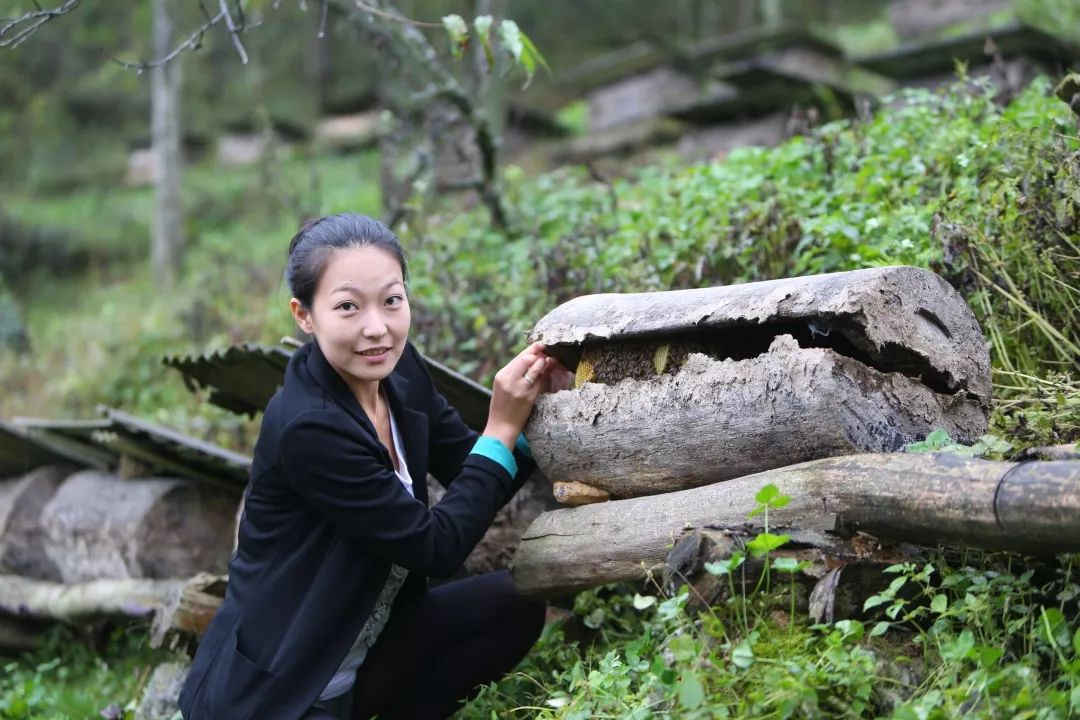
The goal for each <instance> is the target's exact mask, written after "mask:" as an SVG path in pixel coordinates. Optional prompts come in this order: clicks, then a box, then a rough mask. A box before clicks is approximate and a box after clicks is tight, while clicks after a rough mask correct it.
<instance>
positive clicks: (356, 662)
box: [319, 405, 416, 700]
mask: <svg viewBox="0 0 1080 720" xmlns="http://www.w3.org/2000/svg"><path fill="white" fill-rule="evenodd" d="M387 414H388V415H389V416H390V435H391V436H392V437H393V442H394V452H395V453H396V454H397V459H398V469H397V470H395V471H394V472H395V474H397V476H398V479H399V480H401V484H402V485H404V486H405V489H406V490H408V491H409V494H410V495H412V496H414V497H415V496H416V493H414V492H413V481H412V476H411V475H409V468H408V466H407V465H406V464H405V449H404V448H403V447H402V444H401V435H400V434H398V427H397V423H396V422H395V421H394V413H392V412H390V406H389V405H387ZM408 574H409V571H408V570H406V569H405V568H403V567H400V566H398V565H393V566H392V567H391V568H390V577H389V578H387V580H386V584H385V585H383V589H382V592H380V593H379V598H378V599H377V600H376V601H375V608H374V609H373V610H372V611H371V615H370V616H369V617H368V619H367V622H365V623H364V627H362V628H361V629H360V633H359V634H358V635H357V636H356V640H354V641H353V644H352V647H350V648H349V652H347V653H345V659H344V660H342V661H341V665H340V666H339V667H338V669H337V672H335V673H334V676H333V677H332V678H330V682H328V683H327V684H326V687H325V688H323V691H322V693H321V694H320V695H319V700H330V699H332V698H336V697H338V696H340V695H344V694H345V693H347V692H348V691H349V690H351V689H352V686H353V684H354V683H355V682H356V669H357V668H359V667H360V666H361V665H362V664H363V663H364V658H366V657H367V653H368V648H370V647H371V646H372V645H373V644H374V643H375V639H376V638H378V637H379V633H381V632H382V629H383V627H385V626H386V620H387V619H388V618H389V617H390V606H391V605H392V604H393V602H394V598H395V597H396V596H397V593H398V590H400V589H401V586H402V584H404V582H405V578H406V576H407V575H408Z"/></svg>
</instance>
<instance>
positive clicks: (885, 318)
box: [525, 267, 990, 498]
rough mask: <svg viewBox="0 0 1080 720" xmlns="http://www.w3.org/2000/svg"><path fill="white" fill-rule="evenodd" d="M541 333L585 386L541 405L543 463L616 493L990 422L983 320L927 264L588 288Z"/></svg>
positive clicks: (536, 427)
mask: <svg viewBox="0 0 1080 720" xmlns="http://www.w3.org/2000/svg"><path fill="white" fill-rule="evenodd" d="M531 339H533V340H540V341H543V342H544V343H546V344H548V346H549V351H550V352H551V353H552V354H554V355H556V356H558V357H559V358H560V359H561V360H562V361H563V363H564V364H566V365H567V367H571V368H576V369H577V376H578V378H579V379H580V380H582V381H585V382H583V383H579V386H578V387H576V388H574V389H571V390H566V391H563V392H559V393H555V394H552V395H545V396H543V397H541V398H540V399H539V400H538V402H537V404H536V410H535V412H534V413H533V415H532V417H531V419H530V421H529V424H528V426H527V427H526V428H525V434H526V437H528V439H529V444H530V446H531V447H532V450H533V454H534V455H535V457H536V460H537V463H538V464H539V466H540V469H541V470H542V471H543V472H544V474H545V475H547V476H548V477H551V478H557V479H558V480H560V481H562V482H579V483H583V484H585V485H589V486H592V487H595V488H597V489H600V490H603V491H606V492H608V493H610V494H611V496H612V497H615V498H628V497H637V496H639V495H646V494H650V493H657V492H671V491H673V490H680V489H684V488H687V487H695V486H698V485H704V484H708V483H713V482H718V481H721V480H726V479H729V478H732V477H739V476H741V475H745V474H748V473H752V472H759V471H762V470H768V469H771V468H775V467H782V466H784V465H790V464H794V463H798V462H802V461H806V460H812V459H816V458H822V457H832V456H836V455H844V454H849V453H853V452H884V451H895V450H899V449H902V448H903V446H904V445H905V444H907V443H910V442H912V441H914V440H917V439H920V438H922V437H924V436H925V435H927V434H928V433H929V432H930V431H932V430H934V429H936V428H938V427H944V428H946V429H947V430H948V431H949V432H950V434H951V435H952V436H953V437H954V438H957V439H960V440H961V441H962V442H973V441H974V440H975V439H976V438H978V437H979V436H980V435H981V434H982V433H984V432H985V430H986V416H987V410H988V407H989V398H990V361H989V355H988V353H987V349H986V343H985V342H984V341H983V338H982V334H981V332H980V330H979V326H978V323H977V322H976V320H975V317H974V315H973V314H972V312H971V310H970V309H969V308H968V307H967V305H965V304H964V301H963V299H962V298H960V296H959V295H958V294H957V293H956V292H955V291H953V290H952V288H951V287H950V286H949V285H948V284H947V283H946V282H945V281H944V280H942V279H941V278H940V277H938V276H937V275H935V274H934V273H931V272H929V271H926V270H922V269H919V268H912V267H890V268H875V269H871V270H859V271H852V272H845V273H832V274H828V275H817V276H809V277H802V278H791V279H785V280H774V281H768V282H761V283H748V284H745V285H735V286H727V287H716V288H703V289H697V290H679V291H672V292H659V293H637V294H625V295H616V294H606V295H592V296H585V297H580V298H576V299H574V300H571V301H570V302H567V303H564V304H563V305H561V306H559V307H558V308H556V309H555V310H553V311H552V312H551V313H549V314H548V315H546V316H545V317H544V318H543V319H541V320H540V322H539V323H537V325H536V327H535V328H534V329H533V331H532V333H531ZM594 365H596V366H597V367H595V368H594V367H593V366H594Z"/></svg>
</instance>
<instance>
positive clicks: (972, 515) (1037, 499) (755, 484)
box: [513, 453, 1080, 596]
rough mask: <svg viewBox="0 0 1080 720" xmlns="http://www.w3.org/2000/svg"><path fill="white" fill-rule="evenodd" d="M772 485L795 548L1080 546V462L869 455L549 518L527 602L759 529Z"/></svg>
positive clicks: (518, 578) (637, 571)
mask: <svg viewBox="0 0 1080 720" xmlns="http://www.w3.org/2000/svg"><path fill="white" fill-rule="evenodd" d="M770 483H771V484H774V485H776V487H777V488H778V489H779V491H780V492H781V493H783V494H786V495H788V496H789V497H790V498H791V502H790V503H789V504H788V505H787V506H786V507H784V508H781V509H778V510H773V511H771V512H770V517H769V521H770V529H771V531H772V532H784V533H788V534H790V535H791V538H792V542H793V544H794V545H795V546H799V545H803V546H812V547H816V548H819V549H822V550H825V551H830V552H833V553H838V554H841V555H842V554H843V552H842V548H843V547H844V544H845V543H846V542H847V540H846V537H848V536H850V535H851V534H852V533H854V532H856V531H864V532H867V533H871V534H874V535H879V536H882V537H887V538H895V539H897V540H906V541H909V542H916V543H919V544H933V543H938V542H941V543H966V544H969V545H973V546H977V547H985V548H996V549H1003V550H1014V551H1018V552H1026V553H1031V554H1043V555H1045V554H1053V553H1058V552H1073V551H1076V550H1078V549H1080V463H1076V462H1070V461H1030V462H1021V463H1008V462H996V461H991V460H980V459H976V458H965V457H961V456H958V455H953V454H950V453H936V454H925V455H922V454H904V453H880V454H859V455H851V456H847V457H839V458H826V459H823V460H814V461H811V462H807V463H801V464H799V465H794V466H790V467H785V468H781V469H776V470H768V471H765V472H761V473H756V474H754V475H748V476H746V477H742V478H738V479H735V480H728V481H727V482H723V483H715V484H712V485H706V486H704V487H699V488H691V489H688V490H681V491H678V492H672V493H664V494H662V495H653V496H645V497H639V498H632V499H627V500H618V501H612V502H607V503H599V504H595V505H587V506H584V507H577V508H566V509H561V510H555V511H552V512H547V513H544V514H543V515H541V516H540V517H539V518H538V519H537V520H536V521H535V522H533V524H532V525H531V526H530V527H529V529H528V530H527V531H526V532H525V535H524V537H522V540H521V544H520V545H519V547H518V551H517V553H516V554H515V556H514V562H513V574H514V580H515V583H516V584H517V586H518V588H519V589H520V590H521V591H522V592H524V593H526V594H528V595H535V596H555V595H560V594H565V593H569V592H576V591H578V590H583V589H585V588H588V587H594V586H597V585H603V584H606V583H609V582H615V581H620V580H636V579H640V578H642V577H644V576H645V574H646V573H647V572H648V571H649V570H650V569H652V570H657V569H662V568H663V567H664V563H665V558H666V557H667V553H668V551H669V550H670V549H671V546H672V544H673V543H674V542H675V541H676V540H678V538H679V537H680V536H681V535H682V534H683V533H684V532H687V531H689V530H694V529H708V528H746V529H750V530H752V529H753V528H752V527H751V526H748V525H747V516H748V515H749V513H750V511H751V510H753V509H754V508H755V506H756V505H757V503H756V501H755V499H754V497H755V495H756V494H757V492H758V491H759V490H760V489H761V488H762V487H763V486H764V485H767V484H770ZM759 520H760V517H759ZM757 527H760V526H757Z"/></svg>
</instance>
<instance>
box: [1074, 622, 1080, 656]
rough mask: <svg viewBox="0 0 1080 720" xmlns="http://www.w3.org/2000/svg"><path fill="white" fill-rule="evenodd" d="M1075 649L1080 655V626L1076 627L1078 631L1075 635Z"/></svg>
mask: <svg viewBox="0 0 1080 720" xmlns="http://www.w3.org/2000/svg"><path fill="white" fill-rule="evenodd" d="M1073 650H1074V651H1075V652H1076V655H1077V656H1078V657H1080V627H1078V628H1076V633H1075V634H1074V635H1073Z"/></svg>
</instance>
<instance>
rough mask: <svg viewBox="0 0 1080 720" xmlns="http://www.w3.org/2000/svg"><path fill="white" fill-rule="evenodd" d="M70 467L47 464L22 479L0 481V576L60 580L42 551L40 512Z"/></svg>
mask: <svg viewBox="0 0 1080 720" xmlns="http://www.w3.org/2000/svg"><path fill="white" fill-rule="evenodd" d="M71 472H72V467H71V466H64V465H46V466H45V467H41V468H38V469H37V470H33V471H31V472H29V473H27V474H25V475H23V476H22V477H19V478H12V479H10V480H0V573H11V574H14V575H25V576H27V577H34V578H39V579H41V580H59V579H60V571H59V569H58V568H57V567H56V563H54V562H53V561H52V560H51V559H50V558H49V556H48V554H47V553H46V551H45V533H44V531H43V529H42V527H41V512H42V510H44V508H45V505H46V503H47V502H48V501H49V500H50V499H51V498H52V496H53V495H54V494H55V493H56V490H57V488H59V487H60V483H61V482H63V480H64V478H65V477H67V476H68V475H70V474H71Z"/></svg>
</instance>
